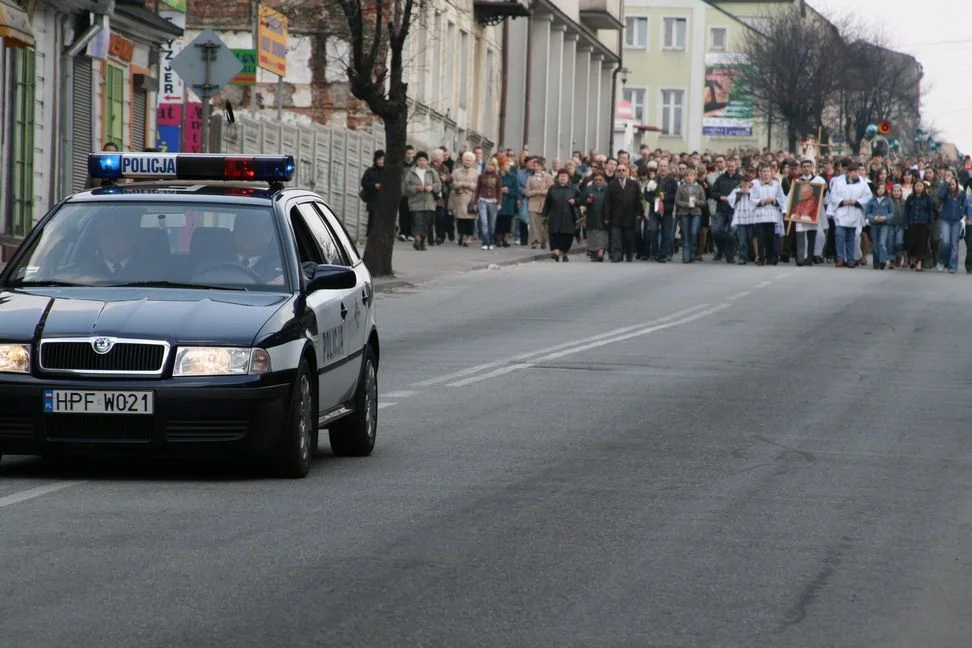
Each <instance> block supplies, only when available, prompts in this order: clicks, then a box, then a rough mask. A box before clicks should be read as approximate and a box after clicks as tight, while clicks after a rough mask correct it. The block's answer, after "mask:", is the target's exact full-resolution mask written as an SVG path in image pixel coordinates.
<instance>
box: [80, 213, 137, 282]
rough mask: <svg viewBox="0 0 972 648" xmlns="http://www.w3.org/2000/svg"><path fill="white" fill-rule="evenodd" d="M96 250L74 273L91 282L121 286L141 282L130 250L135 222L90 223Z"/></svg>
mask: <svg viewBox="0 0 972 648" xmlns="http://www.w3.org/2000/svg"><path fill="white" fill-rule="evenodd" d="M93 225H94V230H95V234H96V240H97V249H96V253H95V255H94V256H92V257H91V258H89V259H87V261H85V262H82V263H81V264H80V266H79V267H78V268H77V270H78V271H79V272H80V274H83V275H85V276H86V277H90V278H91V279H92V280H94V281H110V282H112V283H125V282H130V281H137V280H139V279H141V275H142V274H143V273H144V267H143V265H142V264H140V263H139V261H138V260H137V259H136V258H135V255H134V254H133V250H134V248H135V241H136V238H137V236H138V230H139V221H138V220H137V219H133V218H105V217H102V218H99V219H97V220H96V221H95V222H94V223H93Z"/></svg>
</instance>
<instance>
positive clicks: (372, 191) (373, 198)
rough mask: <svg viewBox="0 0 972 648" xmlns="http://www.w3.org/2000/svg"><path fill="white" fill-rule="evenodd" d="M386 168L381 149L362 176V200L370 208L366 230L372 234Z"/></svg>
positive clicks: (368, 233)
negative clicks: (382, 178) (382, 177)
mask: <svg viewBox="0 0 972 648" xmlns="http://www.w3.org/2000/svg"><path fill="white" fill-rule="evenodd" d="M384 169H385V152H384V151H382V150H381V149H378V150H377V151H375V156H374V164H372V165H371V166H370V167H368V168H367V169H366V170H365V172H364V175H363V176H361V193H360V194H359V196H360V198H361V200H363V201H364V203H365V207H366V208H367V210H368V225H367V229H366V230H365V233H366V235H368V236H370V235H371V228H372V226H373V225H374V220H375V207H376V206H377V204H378V192H380V191H381V176H382V174H383V172H384Z"/></svg>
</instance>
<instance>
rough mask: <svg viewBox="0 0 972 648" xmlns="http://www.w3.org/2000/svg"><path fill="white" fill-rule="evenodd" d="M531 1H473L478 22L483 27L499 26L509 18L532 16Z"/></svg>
mask: <svg viewBox="0 0 972 648" xmlns="http://www.w3.org/2000/svg"><path fill="white" fill-rule="evenodd" d="M528 3H529V0H473V13H474V14H475V16H476V22H477V23H479V24H480V25H482V26H483V27H486V26H489V25H498V24H500V23H501V22H503V21H504V20H506V19H507V18H519V17H521V16H529V15H530V6H529V4H528Z"/></svg>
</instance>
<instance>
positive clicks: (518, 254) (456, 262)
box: [359, 240, 587, 292]
mask: <svg viewBox="0 0 972 648" xmlns="http://www.w3.org/2000/svg"><path fill="white" fill-rule="evenodd" d="M586 249H587V248H586V247H585V244H584V243H583V242H582V243H581V244H580V245H578V244H577V243H576V242H575V243H574V247H573V248H572V249H571V257H576V256H581V257H583V256H584V253H585V251H586ZM359 250H362V251H363V250H364V246H361V247H359ZM549 258H550V251H549V250H531V249H530V248H529V246H516V245H512V246H510V247H508V248H495V249H492V250H481V249H480V247H479V245H478V241H472V242H470V243H469V247H467V248H461V247H459V246H458V245H456V243H454V242H453V243H449V242H448V241H446V242H445V243H444V244H443V245H436V246H430V247H429V249H428V250H426V251H425V252H419V251H416V250H414V249H412V244H411V243H410V242H404V241H398V240H396V241H395V252H394V255H393V256H392V268H393V269H394V271H395V276H394V277H376V278H375V290H377V291H378V292H384V291H388V290H394V289H395V288H402V287H404V286H411V285H414V284H420V283H425V282H426V281H431V280H433V279H437V278H439V277H441V276H443V275H449V274H459V273H463V272H471V271H473V270H485V269H486V268H488V267H489V266H490V265H499V266H507V265H516V264H517V263H530V262H531V261H541V260H544V259H549Z"/></svg>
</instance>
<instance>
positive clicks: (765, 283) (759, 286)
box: [754, 280, 773, 289]
mask: <svg viewBox="0 0 972 648" xmlns="http://www.w3.org/2000/svg"><path fill="white" fill-rule="evenodd" d="M771 283H773V282H772V281H771V280H770V281H763V282H761V283H758V284H756V285H755V286H754V288H755V289H759V288H765V287H766V286H768V285H770V284H771Z"/></svg>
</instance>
